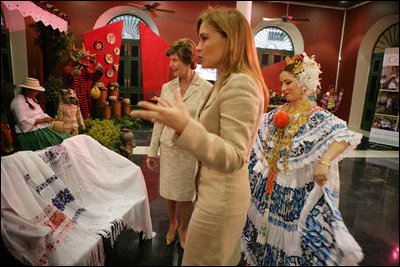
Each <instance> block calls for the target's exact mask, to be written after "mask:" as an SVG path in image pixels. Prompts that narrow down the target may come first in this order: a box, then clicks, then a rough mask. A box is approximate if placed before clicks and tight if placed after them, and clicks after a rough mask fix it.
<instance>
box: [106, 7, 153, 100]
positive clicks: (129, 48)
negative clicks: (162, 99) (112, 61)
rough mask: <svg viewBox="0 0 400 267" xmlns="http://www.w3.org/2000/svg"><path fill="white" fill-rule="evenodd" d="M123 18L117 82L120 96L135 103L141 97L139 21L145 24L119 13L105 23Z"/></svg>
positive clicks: (131, 16)
mask: <svg viewBox="0 0 400 267" xmlns="http://www.w3.org/2000/svg"><path fill="white" fill-rule="evenodd" d="M120 20H123V21H124V24H123V28H122V42H121V55H120V59H119V69H118V83H119V91H120V96H121V97H126V98H129V99H130V100H131V103H132V105H134V106H135V105H136V104H137V102H138V101H139V100H142V99H143V84H142V60H141V51H140V28H139V22H142V23H144V24H145V25H146V26H147V24H146V23H145V22H144V21H143V20H142V19H140V18H139V17H136V16H133V15H120V16H117V17H115V18H113V19H111V20H110V21H109V22H108V23H107V24H111V23H114V22H117V21H120Z"/></svg>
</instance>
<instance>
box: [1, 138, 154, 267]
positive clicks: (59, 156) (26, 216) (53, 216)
mask: <svg viewBox="0 0 400 267" xmlns="http://www.w3.org/2000/svg"><path fill="white" fill-rule="evenodd" d="M124 226H126V227H127V228H128V229H133V230H134V231H137V232H143V237H144V238H152V237H154V235H155V233H153V231H152V224H151V217H150V208H149V202H148V196H147V190H146V184H145V182H144V178H143V174H142V171H141V170H140V168H139V167H138V166H137V165H135V164H134V163H133V162H131V161H129V160H128V159H126V158H124V157H122V156H120V155H119V154H117V153H115V152H113V151H111V150H109V149H107V148H106V147H104V146H102V145H101V144H100V143H98V142H97V141H96V140H94V139H93V138H91V137H90V136H87V135H77V136H74V137H71V138H69V139H66V140H65V141H64V142H63V143H62V144H60V145H57V146H52V147H49V148H46V149H43V150H40V151H36V152H32V151H20V152H17V153H15V154H13V155H10V156H6V157H2V158H1V234H2V238H3V241H4V243H5V246H6V247H7V249H8V251H9V252H10V253H11V254H12V255H13V256H14V257H16V258H17V259H18V260H20V261H21V262H23V263H26V264H31V265H104V249H103V243H102V236H103V237H105V238H110V240H111V245H113V243H114V241H115V240H116V239H117V237H118V235H119V233H120V232H121V231H122V229H123V228H124Z"/></svg>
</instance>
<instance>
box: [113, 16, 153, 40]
mask: <svg viewBox="0 0 400 267" xmlns="http://www.w3.org/2000/svg"><path fill="white" fill-rule="evenodd" d="M120 20H123V21H124V26H123V29H122V39H133V40H139V39H140V31H139V22H142V23H144V24H145V25H146V23H145V22H144V21H143V20H141V19H140V18H138V17H135V16H132V15H121V16H118V17H115V18H113V19H112V20H110V22H108V24H111V23H114V22H117V21H120Z"/></svg>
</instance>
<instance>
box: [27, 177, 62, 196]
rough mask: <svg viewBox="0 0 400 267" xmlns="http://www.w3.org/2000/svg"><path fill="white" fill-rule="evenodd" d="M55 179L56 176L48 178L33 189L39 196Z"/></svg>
mask: <svg viewBox="0 0 400 267" xmlns="http://www.w3.org/2000/svg"><path fill="white" fill-rule="evenodd" d="M28 176H29V174H28ZM57 179H58V177H57V176H56V175H53V176H51V177H50V178H47V179H46V181H44V182H43V183H41V184H40V185H38V186H37V187H36V189H35V190H36V192H38V193H39V194H40V191H42V190H43V189H45V188H46V187H47V186H49V185H50V184H51V183H53V182H54V181H55V180H57Z"/></svg>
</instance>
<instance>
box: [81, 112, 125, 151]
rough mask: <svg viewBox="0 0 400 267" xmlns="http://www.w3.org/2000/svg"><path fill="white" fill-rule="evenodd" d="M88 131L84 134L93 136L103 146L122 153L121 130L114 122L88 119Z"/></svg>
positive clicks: (86, 121)
mask: <svg viewBox="0 0 400 267" xmlns="http://www.w3.org/2000/svg"><path fill="white" fill-rule="evenodd" d="M85 126H86V130H85V131H83V132H82V133H83V134H87V135H89V136H91V137H92V138H93V139H95V140H97V141H98V142H99V143H100V144H102V145H103V146H105V147H107V148H109V149H111V150H113V151H115V152H117V153H120V150H119V146H120V134H121V129H120V128H119V127H118V126H117V125H115V124H114V120H100V119H90V118H89V119H86V120H85Z"/></svg>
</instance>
